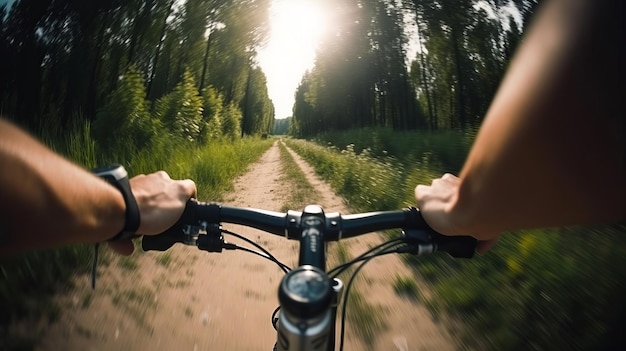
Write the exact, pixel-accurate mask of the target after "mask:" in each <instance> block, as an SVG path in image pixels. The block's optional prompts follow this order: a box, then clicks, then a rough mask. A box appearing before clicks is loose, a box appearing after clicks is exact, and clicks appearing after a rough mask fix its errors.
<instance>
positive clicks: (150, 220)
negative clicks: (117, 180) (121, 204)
mask: <svg viewBox="0 0 626 351" xmlns="http://www.w3.org/2000/svg"><path fill="white" fill-rule="evenodd" d="M130 187H131V189H132V192H133V195H134V196H135V199H136V200H137V206H138V207H139V213H140V223H139V228H138V229H137V234H138V235H156V234H160V233H162V232H164V231H166V230H167V229H169V228H170V227H171V226H172V225H174V224H175V223H176V221H177V220H178V219H179V218H180V216H181V215H182V214H183V211H184V209H185V205H186V204H187V201H188V200H189V199H190V198H192V197H195V196H196V184H195V183H194V182H193V181H192V180H189V179H185V180H173V179H171V178H170V176H169V175H168V174H167V173H165V172H164V171H159V172H156V173H151V174H148V175H144V174H141V175H138V176H136V177H133V178H132V179H130ZM109 246H110V247H111V248H112V249H113V250H115V251H117V252H118V253H120V254H123V255H130V254H132V253H133V250H134V246H133V242H132V241H131V240H130V239H128V240H121V241H115V242H109Z"/></svg>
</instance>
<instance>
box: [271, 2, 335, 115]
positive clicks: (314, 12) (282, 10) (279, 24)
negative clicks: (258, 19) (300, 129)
mask: <svg viewBox="0 0 626 351" xmlns="http://www.w3.org/2000/svg"><path fill="white" fill-rule="evenodd" d="M324 3H325V1H322V0H273V1H272V5H271V7H270V27H271V29H270V38H269V41H268V43H267V45H266V47H264V48H263V49H261V50H260V52H259V63H260V65H261V67H262V68H263V71H264V72H265V74H266V75H267V79H268V88H269V94H270V98H271V99H272V101H273V102H274V105H275V108H276V118H284V117H287V116H290V115H291V108H292V105H293V100H294V99H293V95H294V93H295V90H296V87H297V86H298V83H299V82H300V80H301V78H302V75H303V74H304V72H305V71H306V70H307V69H310V68H312V67H313V64H314V60H315V51H316V49H317V47H318V44H319V42H320V40H322V37H323V36H324V34H325V31H326V28H327V18H328V12H327V11H326V12H325V11H324V8H323V4H324Z"/></svg>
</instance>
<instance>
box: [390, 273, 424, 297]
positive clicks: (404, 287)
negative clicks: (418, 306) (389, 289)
mask: <svg viewBox="0 0 626 351" xmlns="http://www.w3.org/2000/svg"><path fill="white" fill-rule="evenodd" d="M393 290H394V291H395V292H396V294H398V295H401V296H405V297H408V298H410V299H414V300H418V301H419V300H421V299H422V298H421V293H420V290H419V288H418V287H417V283H416V282H415V278H413V277H402V276H399V275H396V278H395V280H394V282H393Z"/></svg>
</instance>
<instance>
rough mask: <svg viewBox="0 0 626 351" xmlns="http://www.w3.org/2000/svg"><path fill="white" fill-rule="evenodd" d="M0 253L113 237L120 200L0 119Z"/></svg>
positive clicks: (119, 219) (119, 217)
mask: <svg viewBox="0 0 626 351" xmlns="http://www.w3.org/2000/svg"><path fill="white" fill-rule="evenodd" d="M0 169H1V170H2V172H1V173H0V189H1V193H2V201H0V254H6V253H11V252H19V251H23V250H25V249H34V248H46V247H54V246H60V245H64V244H70V243H78V242H98V241H104V240H106V239H109V238H111V237H113V236H114V235H115V234H117V233H118V232H120V231H121V229H122V227H123V225H124V218H125V217H124V211H125V204H124V200H123V198H122V196H121V194H120V193H119V191H118V190H116V189H115V188H114V187H112V186H111V185H109V184H107V183H106V182H104V181H102V180H100V179H98V178H97V177H95V176H93V175H92V174H90V173H89V172H87V171H85V170H83V169H81V168H80V167H78V166H76V165H74V164H72V163H71V162H69V161H67V160H65V159H64V158H62V157H60V156H59V155H57V154H55V153H54V152H52V151H50V150H49V149H48V148H46V147H45V146H43V145H41V144H40V143H39V142H37V141H36V140H35V139H33V138H32V137H30V136H29V135H27V134H26V133H24V132H23V131H21V130H19V129H18V128H16V127H15V126H13V125H11V124H9V123H8V122H6V121H3V120H1V119H0Z"/></svg>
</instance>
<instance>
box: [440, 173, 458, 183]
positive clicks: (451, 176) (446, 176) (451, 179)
mask: <svg viewBox="0 0 626 351" xmlns="http://www.w3.org/2000/svg"><path fill="white" fill-rule="evenodd" d="M441 179H442V180H445V181H446V182H456V181H457V180H458V179H459V178H458V177H457V176H455V175H454V174H451V173H446V174H444V175H443V176H441Z"/></svg>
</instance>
